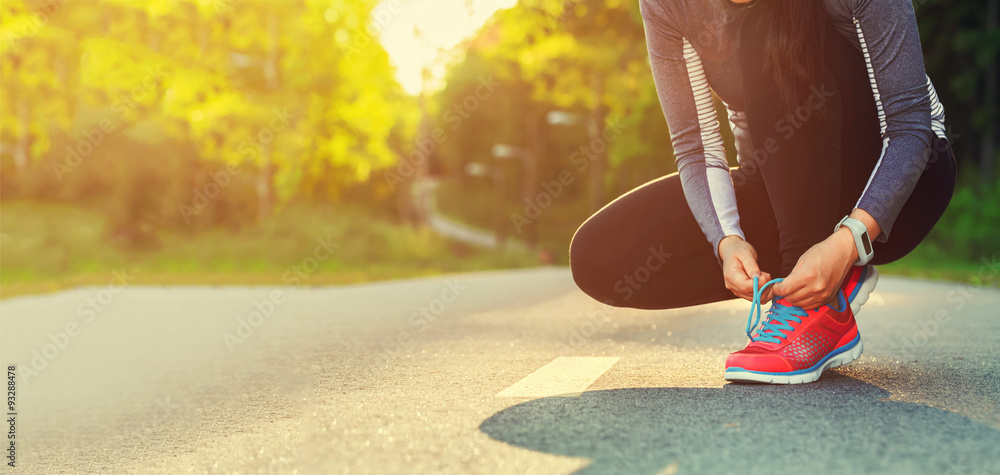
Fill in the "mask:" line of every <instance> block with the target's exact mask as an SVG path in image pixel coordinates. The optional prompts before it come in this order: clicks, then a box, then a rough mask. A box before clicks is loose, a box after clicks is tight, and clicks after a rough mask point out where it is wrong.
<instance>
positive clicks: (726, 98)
mask: <svg viewBox="0 0 1000 475" xmlns="http://www.w3.org/2000/svg"><path fill="white" fill-rule="evenodd" d="M639 1H640V10H641V12H642V18H643V23H644V25H645V30H646V44H647V48H648V50H649V60H650V65H651V67H652V71H653V79H654V81H655V83H656V91H657V94H658V96H659V99H660V105H661V107H662V108H663V114H664V116H665V117H666V120H667V125H668V127H669V128H670V134H671V141H672V142H673V146H674V154H675V158H676V160H677V170H678V172H679V174H680V178H681V183H682V186H683V188H684V195H685V198H686V200H687V203H688V206H689V207H690V208H691V212H692V213H693V214H694V216H695V219H696V220H697V221H698V225H699V226H700V227H701V229H702V231H703V232H704V234H705V236H706V238H707V239H708V241H709V242H710V243H711V244H712V247H713V249H715V252H716V253H718V247H719V241H721V240H722V238H724V237H726V236H728V235H738V236H740V237H745V236H744V235H743V231H742V229H741V228H740V218H739V215H738V213H737V209H736V196H735V192H734V188H733V181H732V177H731V175H730V173H729V165H728V163H727V160H726V153H725V150H724V149H723V143H722V136H721V135H720V132H719V122H718V119H717V115H716V112H715V108H714V106H713V103H712V94H711V92H712V91H714V92H715V94H716V95H717V96H718V97H719V98H720V99H721V100H722V101H723V102H725V104H726V107H727V109H728V110H729V121H730V125H731V126H732V129H733V133H734V135H735V137H736V148H737V153H738V160H739V162H740V164H741V165H746V164H747V161H748V160H753V146H752V145H751V143H750V137H749V133H748V131H747V129H746V123H745V118H744V116H743V107H744V104H743V90H742V89H743V81H742V75H741V72H740V66H739V65H740V61H739V57H738V52H739V48H738V42H739V28H740V20H741V19H742V16H743V14H744V12H745V9H744V8H739V7H738V6H736V5H734V4H732V2H730V1H729V0H639ZM807 1H813V0H807ZM823 1H825V2H826V9H827V14H828V15H829V17H830V20H831V21H832V22H833V24H834V26H835V27H836V29H837V30H838V31H839V32H840V33H842V34H843V35H844V36H845V37H847V38H848V39H849V40H850V41H851V42H852V44H854V45H855V46H856V47H857V48H858V49H859V50H860V51H861V53H863V54H864V57H865V62H866V63H867V66H868V77H869V80H870V82H871V87H872V95H873V96H874V98H875V104H876V106H877V108H878V117H879V124H880V131H879V132H880V133H881V136H882V143H883V146H882V154H881V156H880V157H879V159H878V162H877V164H876V165H875V169H874V171H873V172H872V175H871V177H870V178H869V180H868V184H867V185H866V186H865V189H864V191H863V192H862V194H861V196H860V197H858V202H857V205H856V207H857V208H861V209H863V210H865V211H867V212H868V213H869V214H871V215H872V217H873V218H875V221H876V222H877V223H878V224H879V226H880V227H881V228H882V234H881V235H880V236H878V240H880V241H883V242H884V241H885V240H886V239H888V236H889V234H890V232H891V231H892V225H893V223H894V222H895V220H896V216H897V215H898V214H899V212H900V210H901V209H902V207H903V204H904V203H906V200H907V199H908V198H909V196H910V193H911V192H912V191H913V187H914V186H915V185H916V180H914V179H913V178H914V177H915V176H919V172H920V171H922V170H923V169H924V167H925V166H926V164H927V160H928V157H929V151H930V147H931V146H932V140H933V138H934V136H935V135H936V136H938V137H941V138H943V139H945V140H947V137H946V135H945V128H944V108H943V107H942V106H941V104H940V103H939V102H938V98H937V94H936V93H935V92H934V86H933V85H932V84H931V81H930V78H929V77H927V74H926V72H925V70H924V61H923V55H922V53H921V50H920V36H919V32H918V31H917V21H916V17H915V16H914V12H913V5H912V4H911V3H910V0H823ZM835 224H836V223H830V226H831V229H832V228H833V225H835Z"/></svg>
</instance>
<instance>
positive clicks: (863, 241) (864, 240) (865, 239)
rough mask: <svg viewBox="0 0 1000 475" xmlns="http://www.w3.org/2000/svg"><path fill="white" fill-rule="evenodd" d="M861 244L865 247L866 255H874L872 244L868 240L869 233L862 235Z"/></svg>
mask: <svg viewBox="0 0 1000 475" xmlns="http://www.w3.org/2000/svg"><path fill="white" fill-rule="evenodd" d="M861 244H864V246H865V255H866V256H867V255H868V254H871V253H872V242H871V241H869V240H868V233H864V234H862V235H861Z"/></svg>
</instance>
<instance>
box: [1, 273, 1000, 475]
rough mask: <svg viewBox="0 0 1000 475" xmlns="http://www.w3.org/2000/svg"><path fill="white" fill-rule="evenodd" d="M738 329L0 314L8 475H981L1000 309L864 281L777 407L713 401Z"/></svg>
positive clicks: (705, 310) (167, 292)
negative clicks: (816, 365)
mask: <svg viewBox="0 0 1000 475" xmlns="http://www.w3.org/2000/svg"><path fill="white" fill-rule="evenodd" d="M990 272H993V271H987V272H986V273H985V274H984V275H986V276H987V277H989V278H990V279H992V278H993V275H994V273H995V272H994V273H990ZM748 307H749V306H748V305H747V304H746V302H742V301H730V302H723V303H718V304H712V305H706V306H700V307H694V308H689V309H682V310H672V311H638V310H629V309H611V308H609V307H603V306H600V305H599V304H597V303H595V302H592V301H591V300H589V299H588V298H587V297H586V296H584V295H583V294H581V293H580V292H579V291H578V290H576V289H575V287H574V285H573V283H572V280H571V278H570V276H569V274H568V271H567V270H565V269H563V268H542V269H532V270H524V271H505V272H493V273H479V274H469V275H459V276H448V277H438V278H427V279H418V280H407V281H394V282H386V283H378V284H366V285H356V286H343V287H323V288H292V287H278V288H271V287H250V288H247V287H220V288H207V287H170V288H159V287H138V286H133V287H124V288H119V287H113V288H82V289H76V290H72V291H66V292H60V293H57V294H52V295H48V296H36V297H21V298H14V299H9V300H5V301H3V302H2V303H0V316H2V335H0V343H2V351H0V353H2V355H0V358H2V363H3V364H4V365H5V366H6V365H11V364H13V365H16V366H17V367H18V369H17V372H18V376H17V380H16V384H17V386H16V389H17V399H16V412H17V416H16V431H17V432H16V437H17V438H16V441H17V446H16V447H17V454H16V456H17V468H16V469H15V470H14V471H13V473H87V472H91V473H92V472H100V473H123V472H127V473H136V472H138V473H171V474H172V473H191V472H197V473H206V472H207V473H235V472H238V473H300V474H309V473H375V474H384V473H483V474H492V473H539V474H549V473H556V474H559V473H585V474H597V473H639V474H656V473H706V472H708V473H720V472H721V473H793V472H794V473H803V472H806V471H812V472H813V473H907V474H910V473H934V474H940V473H951V474H965V473H1000V318H998V317H1000V316H998V312H1000V311H998V309H1000V292H998V291H997V290H991V289H987V288H980V287H977V286H976V285H971V284H957V283H930V282H923V281H916V280H904V279H893V278H883V279H882V281H881V282H880V283H879V287H878V289H877V290H876V293H875V294H874V295H873V297H872V299H871V300H870V301H869V302H868V303H867V304H866V305H865V307H864V308H863V310H862V312H861V314H860V315H859V325H860V328H861V332H862V334H863V335H864V338H865V340H864V342H865V354H864V355H863V357H862V360H861V361H858V362H855V363H854V364H852V365H850V366H848V367H845V368H842V369H838V370H836V371H833V372H831V373H828V374H827V375H825V376H824V377H823V378H822V379H821V380H820V381H819V382H818V383H815V384H811V385H802V386H792V387H784V386H764V385H735V384H727V383H726V382H725V381H723V380H722V366H723V362H724V361H725V357H726V354H727V353H728V352H730V351H734V350H736V349H738V348H740V347H741V346H742V345H743V344H744V343H745V338H746V336H745V335H744V326H745V318H746V312H747V311H748Z"/></svg>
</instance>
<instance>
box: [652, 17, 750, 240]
mask: <svg viewBox="0 0 1000 475" xmlns="http://www.w3.org/2000/svg"><path fill="white" fill-rule="evenodd" d="M659 7H661V5H658V4H656V3H655V2H652V1H645V0H644V1H641V2H640V11H641V12H642V17H643V24H644V27H645V30H646V45H647V48H648V50H649V61H650V67H651V68H652V71H653V80H654V82H655V84H656V93H657V96H658V97H659V100H660V106H661V107H662V109H663V115H664V117H665V118H666V120H667V126H668V127H669V129H670V139H671V142H672V144H673V147H674V157H675V159H676V161H677V171H678V173H679V174H680V179H681V184H682V186H683V188H684V196H685V198H686V201H687V205H688V206H689V207H690V209H691V213H692V214H694V217H695V220H696V221H697V222H698V226H699V227H700V228H701V230H702V232H703V233H704V234H705V237H706V238H707V239H708V242H709V243H711V244H712V248H713V250H714V252H715V253H716V256H718V248H719V241H721V240H722V238H724V237H726V236H729V235H737V236H740V237H744V235H743V231H742V230H741V228H740V219H739V214H738V212H737V208H736V193H735V190H734V188H733V180H732V176H731V175H730V173H729V164H728V162H727V160H726V152H725V148H724V147H723V142H722V135H721V134H720V132H719V120H718V115H717V113H716V110H715V105H714V104H713V102H712V92H711V89H710V87H709V84H708V78H707V77H706V75H705V69H704V67H703V65H702V62H701V59H700V57H699V56H698V53H697V51H696V50H695V48H694V47H693V46H692V45H691V43H690V42H689V41H688V40H687V39H686V38H684V36H683V35H682V34H680V33H679V32H678V31H677V29H676V28H672V27H670V26H668V25H666V24H665V23H664V22H662V21H660V20H659V18H660V17H661V16H660V15H657V14H656V11H657V10H656V9H657V8H659Z"/></svg>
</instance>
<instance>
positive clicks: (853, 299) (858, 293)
mask: <svg viewBox="0 0 1000 475" xmlns="http://www.w3.org/2000/svg"><path fill="white" fill-rule="evenodd" d="M877 283H878V271H877V270H875V266H873V265H867V266H852V267H851V270H850V272H848V273H847V277H845V278H844V283H843V285H841V286H840V288H841V290H843V291H844V295H845V296H846V297H847V301H848V302H850V303H851V311H852V312H854V315H857V314H858V313H860V312H861V306H862V305H864V303H865V302H867V301H868V297H869V296H870V295H871V293H872V291H873V290H875V284H877Z"/></svg>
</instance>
